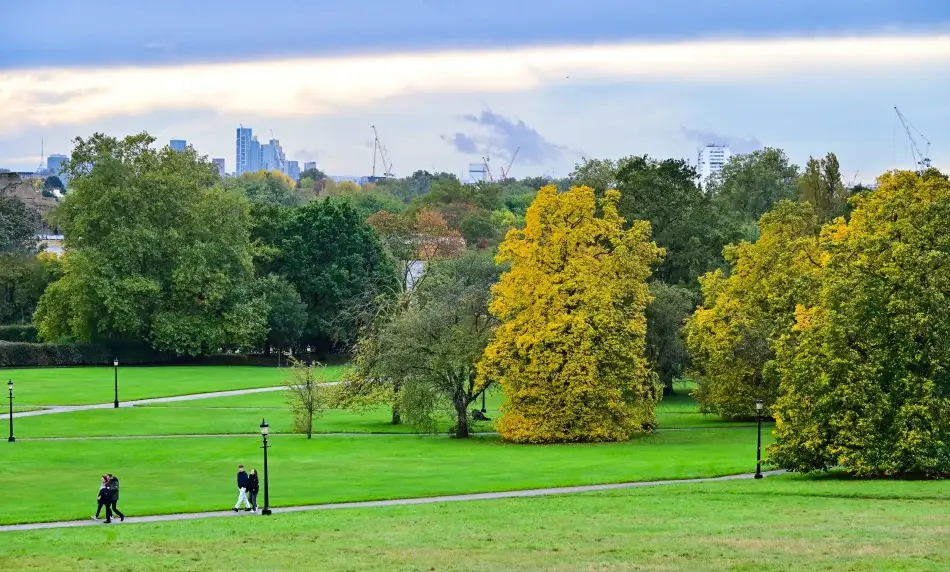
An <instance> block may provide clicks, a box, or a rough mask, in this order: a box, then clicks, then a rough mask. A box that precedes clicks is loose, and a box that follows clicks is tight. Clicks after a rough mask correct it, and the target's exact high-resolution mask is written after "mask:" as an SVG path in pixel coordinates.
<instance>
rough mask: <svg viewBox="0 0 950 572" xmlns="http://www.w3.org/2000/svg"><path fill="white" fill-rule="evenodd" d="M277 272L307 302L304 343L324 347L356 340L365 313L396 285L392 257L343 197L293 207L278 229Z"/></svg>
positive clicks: (344, 345) (341, 344) (330, 347)
mask: <svg viewBox="0 0 950 572" xmlns="http://www.w3.org/2000/svg"><path fill="white" fill-rule="evenodd" d="M277 247H278V248H279V250H280V263H279V265H278V267H277V273H278V274H280V275H282V276H283V277H285V278H286V279H287V280H288V281H289V282H290V283H291V284H293V285H294V287H295V288H296V289H297V292H299V293H300V297H301V299H302V300H303V301H304V303H305V304H307V314H308V316H309V320H308V323H307V328H306V330H305V332H304V338H305V340H306V342H307V343H308V344H309V345H311V346H314V347H316V348H318V351H321V352H326V351H329V350H331V349H340V348H343V347H347V346H348V345H350V344H352V343H353V342H355V338H356V333H357V331H358V327H359V324H360V323H361V322H360V319H361V318H360V316H361V314H363V313H368V314H372V313H373V312H374V310H373V308H375V307H376V305H377V300H378V298H379V297H380V296H386V295H390V296H391V295H393V294H395V293H396V292H397V291H398V290H399V285H398V284H397V283H396V276H395V269H394V266H393V262H392V260H391V259H390V258H389V256H387V255H386V252H385V250H384V249H383V246H382V244H380V241H379V238H378V237H377V236H376V233H375V232H374V231H373V229H372V228H371V227H370V226H369V225H368V224H366V222H364V220H363V219H362V217H361V216H360V215H359V213H357V212H356V211H355V210H354V209H353V207H351V206H350V205H349V204H348V203H347V202H346V201H343V200H341V199H338V198H329V199H326V200H322V201H314V202H311V203H309V204H307V205H305V206H303V207H300V208H298V209H296V210H295V211H294V212H293V214H292V215H291V216H290V218H289V220H288V221H287V223H286V226H285V227H284V229H283V230H282V237H281V238H280V239H279V241H278V244H277Z"/></svg>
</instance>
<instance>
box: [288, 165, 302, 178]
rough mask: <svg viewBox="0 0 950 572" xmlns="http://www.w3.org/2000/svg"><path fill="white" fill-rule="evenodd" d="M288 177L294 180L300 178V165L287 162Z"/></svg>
mask: <svg viewBox="0 0 950 572" xmlns="http://www.w3.org/2000/svg"><path fill="white" fill-rule="evenodd" d="M287 176H288V177H290V178H291V179H293V180H295V181H296V180H297V179H299V178H300V163H298V162H297V161H287Z"/></svg>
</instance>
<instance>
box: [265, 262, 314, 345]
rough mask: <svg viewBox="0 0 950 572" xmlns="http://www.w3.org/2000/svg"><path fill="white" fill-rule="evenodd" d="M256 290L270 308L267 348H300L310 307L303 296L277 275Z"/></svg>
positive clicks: (266, 277) (268, 309) (273, 275)
mask: <svg viewBox="0 0 950 572" xmlns="http://www.w3.org/2000/svg"><path fill="white" fill-rule="evenodd" d="M255 289H256V293H255V294H256V296H260V297H262V298H263V299H264V305H265V307H266V309H267V336H266V339H265V342H266V344H267V346H268V347H269V346H276V347H277V348H288V347H296V346H297V345H298V342H299V341H300V338H301V337H302V336H303V332H304V328H306V327H307V305H306V304H304V303H303V300H301V299H300V293H298V292H297V289H296V288H294V286H293V284H291V283H290V282H288V281H287V280H286V279H284V278H283V277H282V276H278V275H276V274H271V275H269V276H265V277H264V278H261V279H259V280H258V281H257V283H256V284H255Z"/></svg>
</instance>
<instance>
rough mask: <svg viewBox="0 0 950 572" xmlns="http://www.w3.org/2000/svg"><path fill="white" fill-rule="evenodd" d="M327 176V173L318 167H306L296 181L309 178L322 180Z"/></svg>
mask: <svg viewBox="0 0 950 572" xmlns="http://www.w3.org/2000/svg"><path fill="white" fill-rule="evenodd" d="M326 178H327V174H326V173H324V172H323V171H321V170H320V169H307V170H306V171H302V172H301V173H300V177H298V182H299V181H302V180H303V179H310V180H311V181H322V180H324V179H326Z"/></svg>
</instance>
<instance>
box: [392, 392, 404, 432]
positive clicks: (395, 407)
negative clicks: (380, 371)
mask: <svg viewBox="0 0 950 572" xmlns="http://www.w3.org/2000/svg"><path fill="white" fill-rule="evenodd" d="M397 403H399V383H398V382H395V383H393V419H392V424H393V425H402V417H400V416H399V406H398V405H396V404H397Z"/></svg>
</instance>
